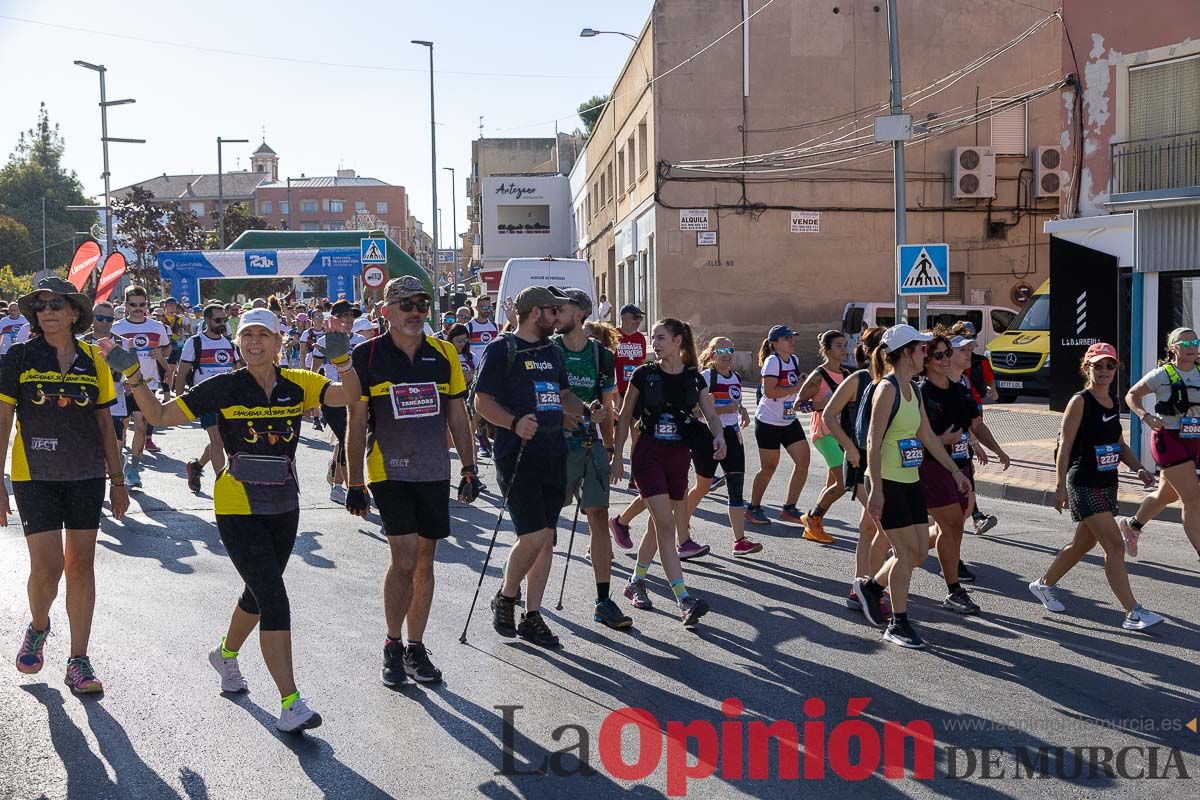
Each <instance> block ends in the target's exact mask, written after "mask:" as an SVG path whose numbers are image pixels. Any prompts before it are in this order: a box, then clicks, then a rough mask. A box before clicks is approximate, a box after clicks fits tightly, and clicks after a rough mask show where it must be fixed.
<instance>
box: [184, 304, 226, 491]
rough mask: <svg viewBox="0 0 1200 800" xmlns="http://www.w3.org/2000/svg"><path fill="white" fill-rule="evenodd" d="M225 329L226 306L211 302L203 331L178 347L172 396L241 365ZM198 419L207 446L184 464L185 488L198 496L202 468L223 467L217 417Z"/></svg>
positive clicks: (207, 416) (218, 468) (214, 469)
mask: <svg viewBox="0 0 1200 800" xmlns="http://www.w3.org/2000/svg"><path fill="white" fill-rule="evenodd" d="M228 328H229V317H227V316H226V315H225V307H224V306H222V305H221V304H220V303H210V304H209V305H208V306H207V307H206V308H205V309H204V330H203V331H201V332H200V333H197V334H196V335H195V336H192V337H189V338H188V339H187V340H186V341H184V343H183V345H182V347H181V348H180V354H179V361H178V363H177V364H176V365H175V369H176V374H175V394H177V395H182V394H183V393H184V392H186V391H187V389H188V387H189V386H191V385H193V384H199V383H204V382H205V381H206V380H208V379H209V378H212V377H215V376H217V375H224V374H225V373H227V372H233V371H234V370H235V369H237V368H238V367H240V366H241V365H242V364H241V357H240V356H239V355H238V351H237V348H236V347H235V346H234V344H233V342H231V341H230V340H229V338H228V337H227V336H226V335H225V334H226V331H227V330H228ZM199 420H200V427H202V428H204V430H205V431H206V432H207V433H208V444H206V445H205V446H204V452H202V453H201V454H200V457H199V458H195V459H192V460H191V461H189V462H187V464H186V465H184V466H185V469H186V470H187V484H188V488H189V489H191V490H192V491H193V492H195V493H197V494H198V493H199V492H200V477H201V475H203V474H204V465H205V464H207V463H208V462H209V461H210V460H211V461H212V465H213V472H215V473H218V474H220V472H221V469H222V468H224V466H225V449H224V445H223V444H222V443H221V432H220V430H218V428H217V422H218V419H217V415H216V414H201V415H200V417H199Z"/></svg>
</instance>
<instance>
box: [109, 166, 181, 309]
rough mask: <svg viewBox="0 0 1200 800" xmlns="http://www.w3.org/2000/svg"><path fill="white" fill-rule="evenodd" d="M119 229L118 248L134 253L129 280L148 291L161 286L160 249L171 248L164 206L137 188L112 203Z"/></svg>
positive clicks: (143, 190) (149, 194) (117, 233)
mask: <svg viewBox="0 0 1200 800" xmlns="http://www.w3.org/2000/svg"><path fill="white" fill-rule="evenodd" d="M112 206H113V215H114V217H115V219H116V222H117V228H116V231H115V232H114V234H113V236H114V238H115V239H116V240H117V246H118V247H122V248H126V249H128V250H132V251H133V261H131V262H130V263H129V265H128V267H127V269H128V272H129V279H130V280H131V281H132V282H134V283H139V284H141V285H142V286H145V287H146V288H147V289H151V288H155V287H157V286H158V283H159V280H158V264H157V261H156V260H155V256H156V255H157V253H158V251H159V250H169V249H171V240H170V237H169V235H168V232H167V225H166V222H165V221H164V220H165V218H166V215H165V214H164V213H163V209H162V206H159V205H157V204H155V202H154V193H153V192H151V191H150V190H149V189H145V188H143V187H141V186H135V187H133V189H132V190H131V191H130V192H129V194H128V195H126V196H125V197H122V198H119V199H114V200H113V201H112Z"/></svg>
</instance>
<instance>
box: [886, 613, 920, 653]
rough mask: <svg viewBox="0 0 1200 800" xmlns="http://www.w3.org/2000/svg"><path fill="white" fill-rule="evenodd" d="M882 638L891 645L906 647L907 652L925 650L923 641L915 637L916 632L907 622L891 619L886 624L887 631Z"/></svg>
mask: <svg viewBox="0 0 1200 800" xmlns="http://www.w3.org/2000/svg"><path fill="white" fill-rule="evenodd" d="M883 638H884V639H886V640H887V641H889V642H891V643H892V644H898V645H900V646H901V647H907V648H908V649H909V650H924V649H925V640H924V639H922V638H921V637H920V636H918V635H917V632H916V631H915V630H913V626H912V623H910V622H909V621H908V620H900V621H897V620H896V619H893V620H892V621H891V622H889V623H888V626H887V630H886V631H884V632H883Z"/></svg>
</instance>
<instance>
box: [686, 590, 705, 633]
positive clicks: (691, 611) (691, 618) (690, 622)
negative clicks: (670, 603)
mask: <svg viewBox="0 0 1200 800" xmlns="http://www.w3.org/2000/svg"><path fill="white" fill-rule="evenodd" d="M707 613H708V601H706V600H704V599H703V598H701V597H693V596H692V595H688V596H687V597H685V598H683V599H682V600H680V601H679V618H680V619H681V620H683V627H685V628H692V627H695V626H696V625H697V624H699V622H700V618H701V617H703V616H704V615H705V614H707Z"/></svg>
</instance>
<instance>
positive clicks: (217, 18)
mask: <svg viewBox="0 0 1200 800" xmlns="http://www.w3.org/2000/svg"><path fill="white" fill-rule="evenodd" d="M651 6H652V0H607V2H605V3H603V4H593V3H583V2H577V1H569V2H566V3H557V4H549V3H546V2H539V1H538V0H507V2H502V3H501V2H496V1H495V0H486V1H483V0H440V2H436V3H428V2H420V3H418V2H411V0H394V1H393V2H378V1H377V0H356V1H355V2H342V3H337V2H328V1H326V2H316V1H315V0H290V1H289V2H280V1H279V0H274V1H272V2H258V3H247V2H232V0H208V2H205V3H182V2H178V0H166V2H163V0H157V2H146V0H122V2H120V3H117V2H113V1H112V0H109V2H95V0H89V2H82V1H81V0H38V1H37V2H30V1H29V0H0V75H2V76H4V77H3V82H2V85H3V87H4V88H3V105H2V106H0V148H2V152H0V155H2V156H3V157H7V154H8V153H10V152H11V151H12V149H13V147H14V146H15V145H16V142H17V137H18V136H19V134H20V133H21V131H23V130H26V129H28V128H30V127H32V126H33V124H34V123H35V121H36V119H37V109H38V104H39V103H40V102H42V101H45V103H46V106H47V109H48V111H49V114H50V120H51V122H53V123H57V124H58V125H59V126H60V133H61V134H62V136H63V138H64V140H65V142H66V150H65V153H64V162H65V166H66V167H67V168H68V169H73V170H75V171H76V173H78V175H79V178H80V180H81V181H82V182H83V186H84V189H85V190H86V191H87V192H89V193H92V194H102V193H103V182H102V180H101V178H100V174H101V172H102V160H101V151H100V141H99V138H100V114H99V109H98V108H97V102H98V101H99V80H98V77H97V75H96V73H95V72H91V71H89V70H86V69H83V68H81V67H77V66H74V64H73V63H72V62H73V61H75V60H77V59H78V60H82V61H88V62H91V63H93V64H103V65H105V66H106V67H107V68H108V73H107V79H106V81H107V93H108V98H109V99H110V100H116V99H121V98H126V97H132V98H135V99H136V100H137V102H136V103H135V104H133V105H125V106H117V107H113V108H110V109H109V114H108V128H109V136H110V137H113V136H117V137H128V138H141V139H146V140H147V142H146V144H116V143H113V144H110V145H109V161H110V168H111V170H112V187H113V188H114V189H116V188H118V187H122V186H127V185H129V184H131V183H135V182H137V181H142V180H146V179H148V178H151V177H153V176H155V175H160V174H162V173H164V172H166V173H170V174H183V173H201V172H209V173H215V172H216V171H217V154H216V147H217V146H216V139H217V137H218V136H220V137H222V138H228V139H249V140H250V144H247V145H237V144H234V145H226V146H225V147H224V158H225V161H224V166H225V169H226V170H227V171H229V170H233V169H237V168H239V166H240V168H241V169H248V168H249V166H250V165H249V156H250V153H251V152H252V151H253V150H254V149H255V148H256V147H257V146H258V144H259V142H261V141H262V140H263V137H264V129H265V138H266V141H267V143H268V144H269V145H270V146H271V147H272V149H274V150H275V151H276V153H278V155H279V163H280V177H281V178H283V177H287V176H292V177H299V176H300V174H301V173H304V174H306V175H309V176H313V175H332V174H334V171H335V170H337V169H338V167H339V166H341V167H344V168H346V169H354V170H356V171H357V172H358V174H359V175H360V176H369V177H374V178H379V179H381V180H384V181H387V182H388V183H392V184H398V185H402V186H404V187H406V188H407V190H408V194H409V201H410V204H411V209H412V212H413V213H414V214H415V215H416V216H417V218H418V219H420V220H421V221H422V222H424V223H425V229H426V230H427V231H428V230H431V225H430V217H431V216H432V202H433V201H432V196H431V190H430V180H431V175H430V172H431V169H430V145H429V51H428V49H426V48H425V47H421V46H418V45H414V44H410V40H412V39H425V40H431V41H433V42H434V69H435V81H434V83H435V90H436V100H437V122H438V124H437V150H438V172H439V173H440V174H439V182H438V204H439V206H441V208H442V209H443V212H442V218H443V225H444V227H445V229H446V230H445V231H444V233H443V234H442V246H444V247H450V246H452V245H451V232H450V231H451V206H452V203H451V197H450V192H451V184H450V173H449V172H446V171H445V170H443V169H442V167H453V168H454V169H455V170H456V178H457V184H458V185H457V186H456V187H454V191H455V192H456V194H457V201H458V209H457V210H458V230H459V232H462V231H464V230H465V229H466V224H467V221H466V204H467V200H466V196H465V190H464V182H465V177H466V176H467V175H468V174H469V170H470V164H471V141H472V140H473V139H476V138H478V137H479V117H480V116H482V117H483V134H484V136H489V137H491V136H501V137H510V136H512V137H516V136H530V137H537V136H543V137H550V136H553V135H554V122H553V120H555V119H556V118H557V119H558V126H559V129H560V130H563V131H570V130H573V129H574V128H576V127H582V123H581V122H580V121H579V118H578V117H577V116H576V115H575V113H574V110H575V108H576V107H577V106H578V105H579V103H580V102H582V101H583V100H586V99H587V98H589V97H591V96H592V95H594V94H604V93H607V92H608V91H609V90H610V89H611V88H612V83H613V80H614V79H615V78H616V75H617V72H618V71H619V70H620V68H621V66H622V65H623V64H624V62H625V58H626V57H627V55H628V53H629V48H630V47H631V46H632V42H630V41H629V40H627V39H625V38H624V37H621V36H599V37H595V38H589V39H581V38H580V37H579V31H580V29H582V28H585V27H591V28H596V29H601V30H614V31H625V32H627V33H631V34H634V35H637V34H638V33H639V32H640V31H641V29H642V27H643V26H644V25H645V22H646V20H647V18H648V17H649V14H650V9H651ZM20 20H33V21H34V22H28V21H20ZM37 23H43V24H37ZM110 34H111V35H110ZM118 37H122V38H118ZM149 40H152V41H149ZM168 43H172V44H168ZM177 45H186V47H181V46H177ZM198 48H205V49H198ZM214 51H225V52H214ZM228 51H234V52H228ZM235 53H237V54H235ZM239 54H244V55H239ZM311 62H322V63H311ZM239 158H240V164H239V160H238V159H239Z"/></svg>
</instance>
